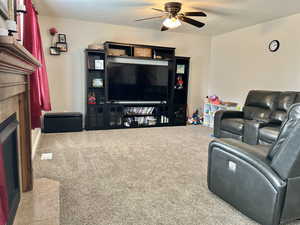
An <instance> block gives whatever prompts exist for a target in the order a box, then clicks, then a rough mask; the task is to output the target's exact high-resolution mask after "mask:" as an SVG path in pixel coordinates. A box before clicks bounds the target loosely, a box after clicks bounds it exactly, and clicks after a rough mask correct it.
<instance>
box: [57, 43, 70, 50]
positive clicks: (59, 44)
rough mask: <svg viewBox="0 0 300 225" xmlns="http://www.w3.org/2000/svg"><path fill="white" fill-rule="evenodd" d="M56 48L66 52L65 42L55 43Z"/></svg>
mask: <svg viewBox="0 0 300 225" xmlns="http://www.w3.org/2000/svg"><path fill="white" fill-rule="evenodd" d="M56 48H58V49H59V51H61V52H67V51H68V44H67V43H65V42H56Z"/></svg>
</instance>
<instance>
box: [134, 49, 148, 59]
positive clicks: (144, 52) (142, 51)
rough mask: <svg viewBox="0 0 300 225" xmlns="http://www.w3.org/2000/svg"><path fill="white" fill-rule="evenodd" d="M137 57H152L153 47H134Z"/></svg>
mask: <svg viewBox="0 0 300 225" xmlns="http://www.w3.org/2000/svg"><path fill="white" fill-rule="evenodd" d="M134 56H135V57H147V58H152V49H151V48H138V47H136V48H134Z"/></svg>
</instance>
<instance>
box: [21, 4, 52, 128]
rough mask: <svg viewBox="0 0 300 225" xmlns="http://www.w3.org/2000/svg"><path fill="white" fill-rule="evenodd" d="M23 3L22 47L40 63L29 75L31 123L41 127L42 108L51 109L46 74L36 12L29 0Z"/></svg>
mask: <svg viewBox="0 0 300 225" xmlns="http://www.w3.org/2000/svg"><path fill="white" fill-rule="evenodd" d="M24 3H25V5H26V9H27V13H26V14H24V47H25V48H26V49H27V50H28V51H29V52H30V53H31V54H32V55H33V56H35V57H36V58H37V59H38V60H39V61H40V63H41V67H39V68H38V69H37V70H36V71H35V72H34V73H33V74H32V75H31V76H30V102H31V124H32V128H37V127H41V114H42V110H45V111H50V110H51V103H50V96H49V86H48V74H47V70H46V63H45V57H44V51H43V46H42V38H41V32H40V26H39V22H38V17H37V12H36V10H35V9H34V7H33V5H32V2H31V0H25V1H24Z"/></svg>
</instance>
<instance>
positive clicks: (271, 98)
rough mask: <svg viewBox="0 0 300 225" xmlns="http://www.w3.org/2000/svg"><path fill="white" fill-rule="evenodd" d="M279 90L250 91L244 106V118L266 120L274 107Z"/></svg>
mask: <svg viewBox="0 0 300 225" xmlns="http://www.w3.org/2000/svg"><path fill="white" fill-rule="evenodd" d="M279 94H280V92H274V91H250V92H249V94H248V97H247V100H246V103H245V106H244V109H243V111H244V118H245V119H249V120H252V119H257V120H267V119H269V118H270V115H271V113H272V111H273V109H274V107H275V104H276V101H277V98H278V96H279Z"/></svg>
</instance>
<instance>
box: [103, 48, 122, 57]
mask: <svg viewBox="0 0 300 225" xmlns="http://www.w3.org/2000/svg"><path fill="white" fill-rule="evenodd" d="M107 52H108V55H112V56H125V55H126V51H125V50H124V49H108V51H107Z"/></svg>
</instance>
